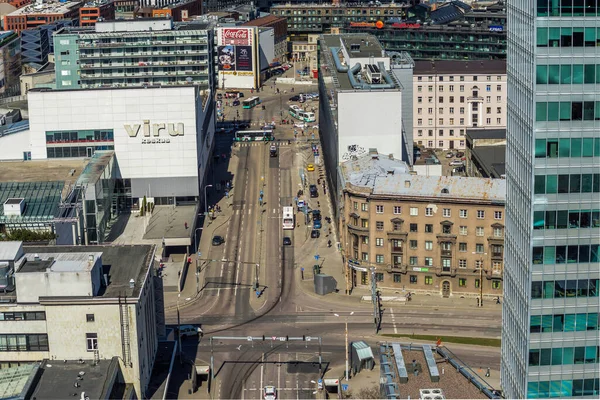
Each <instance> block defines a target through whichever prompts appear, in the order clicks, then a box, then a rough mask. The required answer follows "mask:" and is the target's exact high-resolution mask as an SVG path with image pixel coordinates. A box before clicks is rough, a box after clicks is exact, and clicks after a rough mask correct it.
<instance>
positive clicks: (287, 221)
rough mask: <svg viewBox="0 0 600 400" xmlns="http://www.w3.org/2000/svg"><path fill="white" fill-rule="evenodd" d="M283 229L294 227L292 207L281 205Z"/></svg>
mask: <svg viewBox="0 0 600 400" xmlns="http://www.w3.org/2000/svg"><path fill="white" fill-rule="evenodd" d="M282 221H283V229H294V225H295V221H294V207H283V216H282Z"/></svg>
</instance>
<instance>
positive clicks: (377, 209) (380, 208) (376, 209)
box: [375, 205, 383, 214]
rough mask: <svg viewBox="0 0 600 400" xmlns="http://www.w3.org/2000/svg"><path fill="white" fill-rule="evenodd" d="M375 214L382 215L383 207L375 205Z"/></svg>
mask: <svg viewBox="0 0 600 400" xmlns="http://www.w3.org/2000/svg"><path fill="white" fill-rule="evenodd" d="M375 212H376V213H377V214H383V206H381V205H376V206H375Z"/></svg>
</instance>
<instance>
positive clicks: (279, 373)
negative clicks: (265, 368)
mask: <svg viewBox="0 0 600 400" xmlns="http://www.w3.org/2000/svg"><path fill="white" fill-rule="evenodd" d="M277 387H278V388H279V387H281V353H279V365H278V366H277Z"/></svg>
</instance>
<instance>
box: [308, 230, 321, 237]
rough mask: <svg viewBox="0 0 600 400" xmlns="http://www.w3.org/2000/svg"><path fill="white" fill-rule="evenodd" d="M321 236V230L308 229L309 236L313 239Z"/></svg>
mask: <svg viewBox="0 0 600 400" xmlns="http://www.w3.org/2000/svg"><path fill="white" fill-rule="evenodd" d="M320 236H321V231H318V230H316V229H313V230H312V231H310V237H311V238H313V239H318V238H319V237H320Z"/></svg>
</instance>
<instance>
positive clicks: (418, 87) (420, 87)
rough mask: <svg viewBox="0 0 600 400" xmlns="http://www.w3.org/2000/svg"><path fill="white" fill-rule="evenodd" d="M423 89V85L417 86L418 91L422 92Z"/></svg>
mask: <svg viewBox="0 0 600 400" xmlns="http://www.w3.org/2000/svg"><path fill="white" fill-rule="evenodd" d="M422 91H423V86H420V85H419V86H417V92H419V93H421V92H422Z"/></svg>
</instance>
